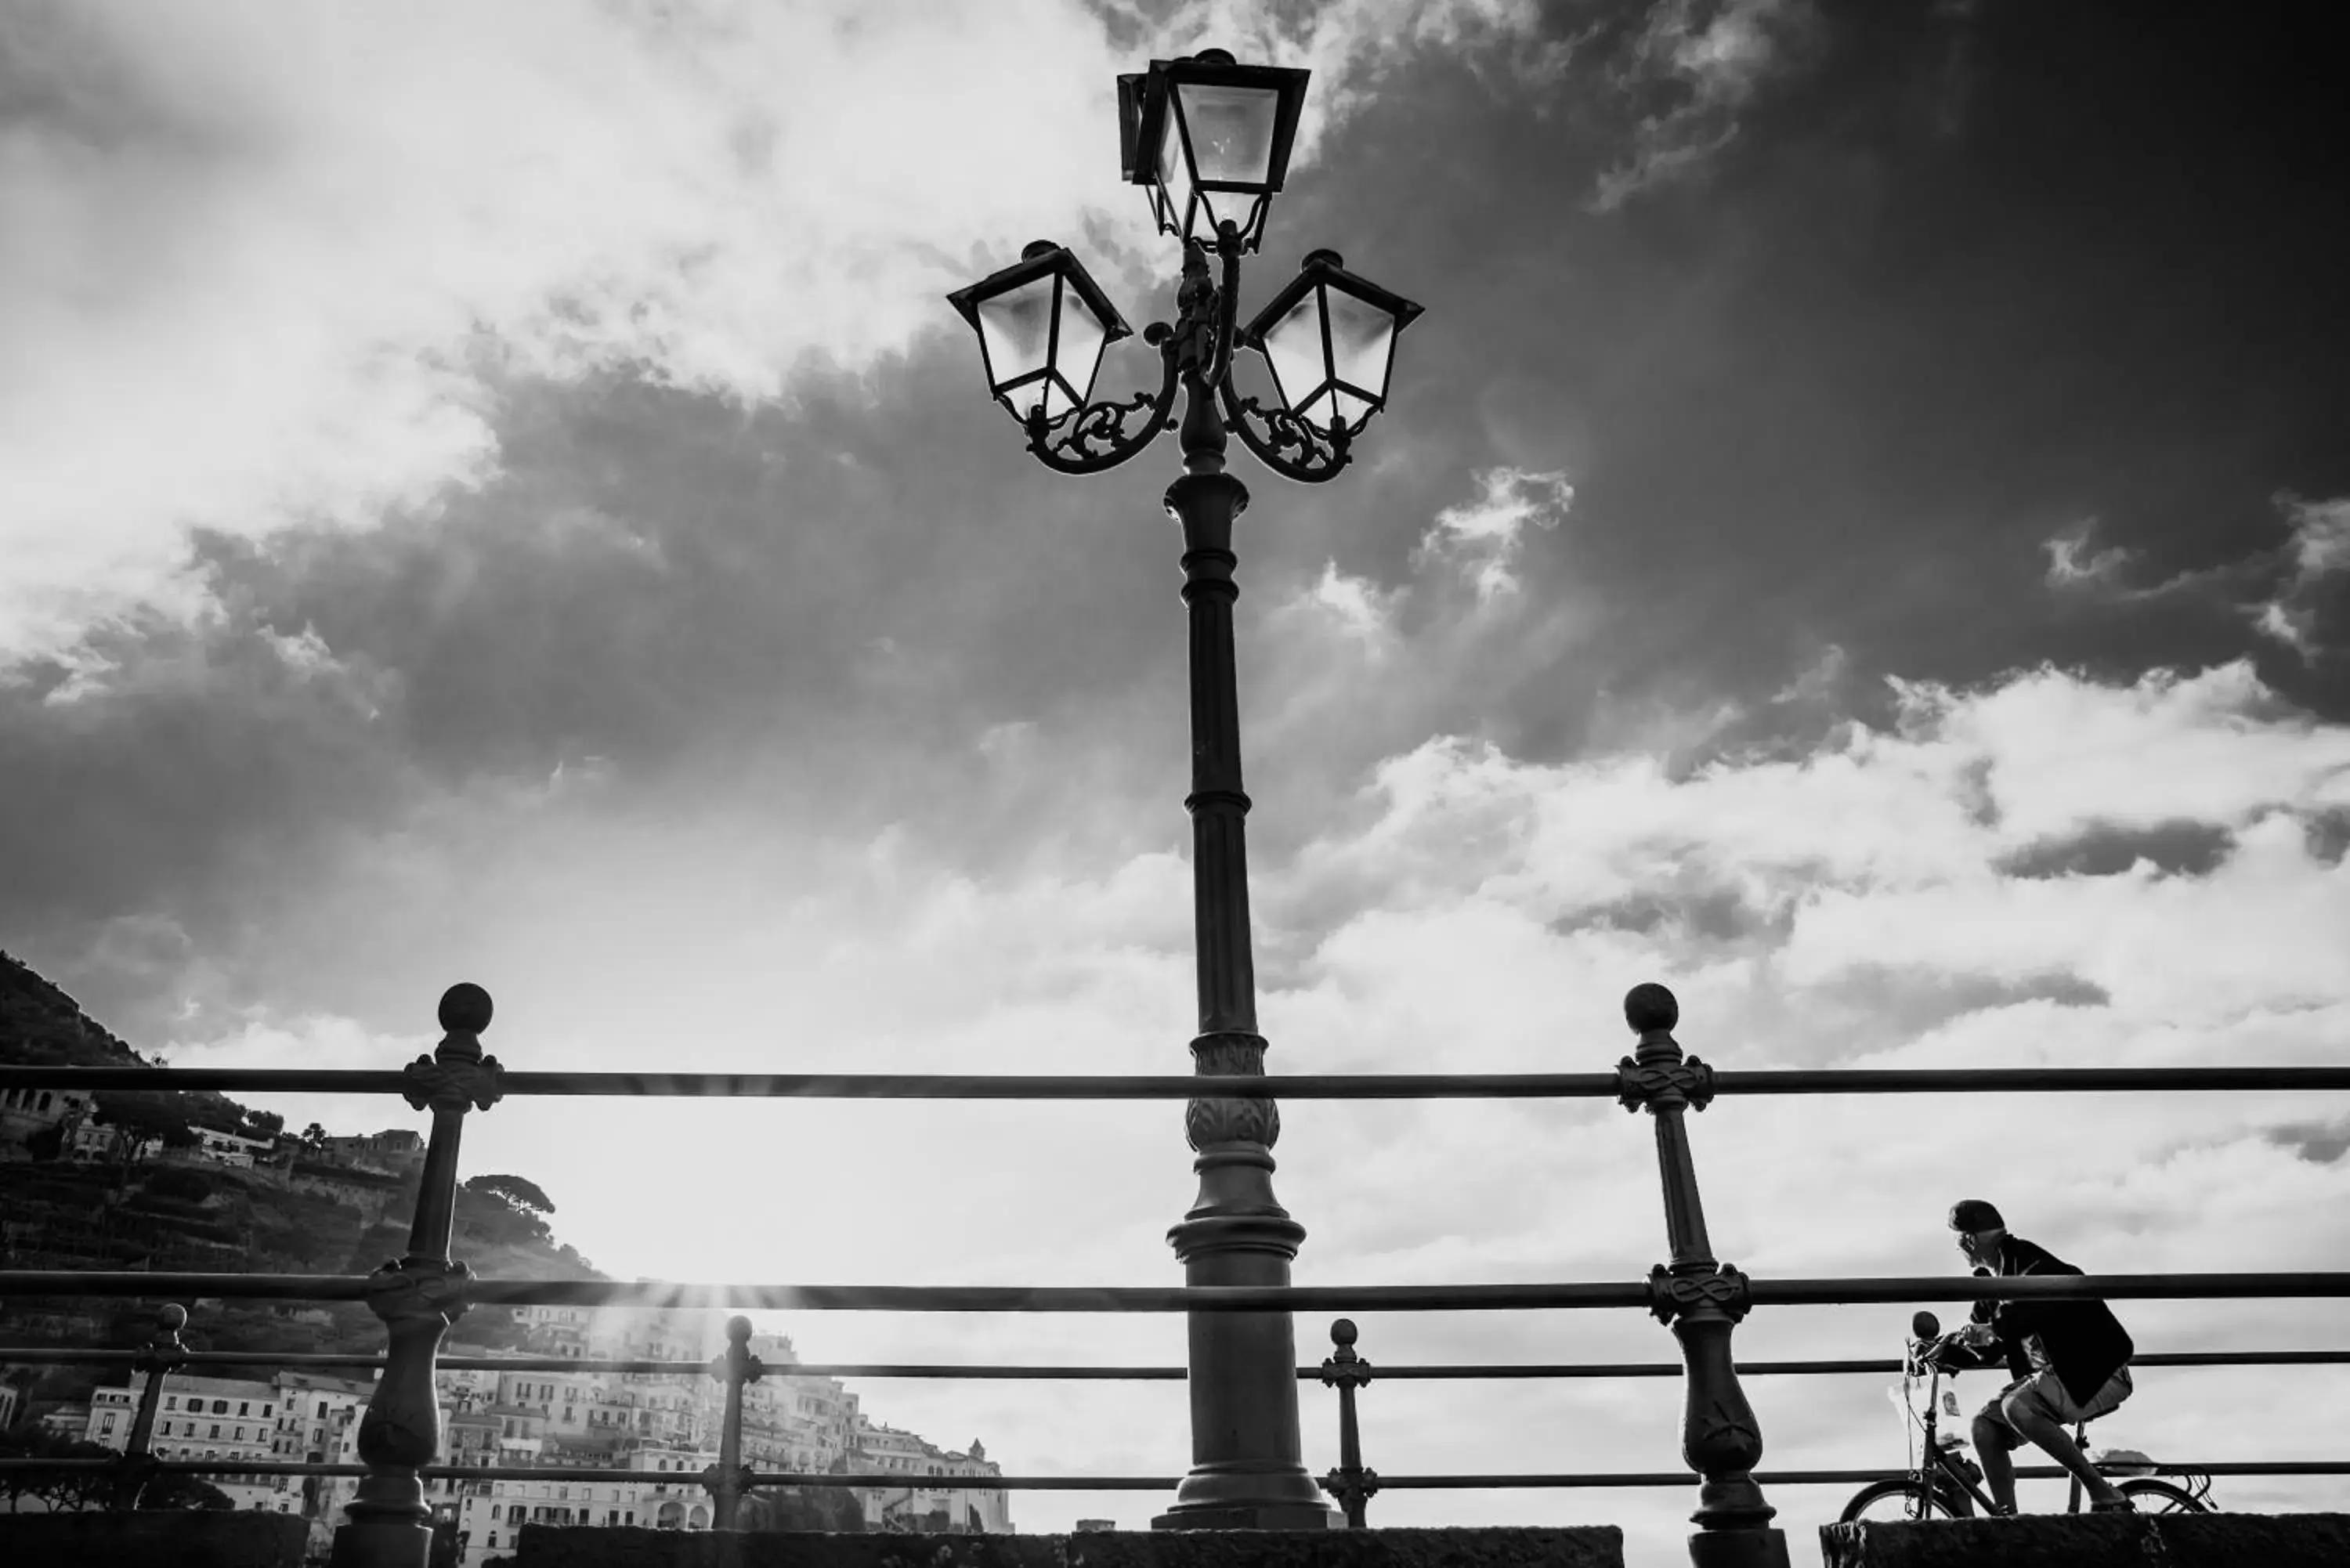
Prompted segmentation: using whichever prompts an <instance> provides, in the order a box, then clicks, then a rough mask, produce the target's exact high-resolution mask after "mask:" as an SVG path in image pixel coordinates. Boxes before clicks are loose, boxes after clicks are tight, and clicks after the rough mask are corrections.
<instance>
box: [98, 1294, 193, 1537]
mask: <svg viewBox="0 0 2350 1568" xmlns="http://www.w3.org/2000/svg"><path fill="white" fill-rule="evenodd" d="M187 1326H188V1309H187V1308H185V1307H183V1306H182V1305H180V1303H177V1302H167V1303H164V1304H163V1306H162V1308H161V1310H160V1311H158V1312H157V1313H156V1314H155V1332H154V1333H153V1334H150V1335H149V1336H148V1338H147V1343H146V1344H144V1345H140V1347H139V1353H138V1354H137V1355H133V1356H132V1357H131V1358H130V1369H131V1370H132V1371H134V1372H144V1373H145V1374H146V1375H147V1383H146V1386H144V1387H142V1388H140V1391H139V1413H138V1414H137V1415H135V1416H133V1417H131V1418H130V1438H129V1440H128V1441H126V1442H125V1443H124V1444H123V1448H122V1458H121V1459H120V1461H119V1470H118V1473H117V1475H116V1478H115V1483H114V1506H115V1507H117V1508H124V1509H129V1508H137V1507H138V1506H139V1494H140V1492H142V1491H144V1490H146V1489H147V1482H148V1481H149V1480H151V1479H152V1478H153V1476H154V1474H155V1459H154V1456H153V1455H152V1454H151V1452H150V1451H149V1448H150V1445H151V1443H152V1441H153V1439H154V1436H155V1411H156V1407H158V1406H160V1405H161V1404H162V1402H163V1379H164V1378H165V1377H167V1376H170V1375H171V1373H172V1368H174V1367H177V1366H183V1365H185V1364H186V1362H187V1359H188V1347H187V1346H186V1345H182V1344H181V1343H180V1331H181V1330H182V1329H183V1328H185V1327H187Z"/></svg>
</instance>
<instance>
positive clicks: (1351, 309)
mask: <svg viewBox="0 0 2350 1568" xmlns="http://www.w3.org/2000/svg"><path fill="white" fill-rule="evenodd" d="M1419 314H1420V307H1419V306H1417V305H1414V304H1413V303H1412V302H1411V301H1409V300H1408V299H1406V298H1404V297H1403V296H1400V295H1396V294H1390V293H1388V291H1387V290H1386V289H1384V288H1381V287H1380V286H1378V285H1377V284H1375V283H1371V282H1369V281H1367V280H1366V279H1364V278H1359V277H1357V276H1356V275H1354V274H1353V273H1350V272H1348V271H1347V270H1346V268H1345V266H1344V265H1341V262H1340V258H1339V255H1338V253H1337V252H1336V251H1315V252H1313V253H1312V254H1309V255H1307V256H1306V258H1305V265H1302V266H1300V267H1299V268H1298V270H1297V275H1296V276H1295V277H1294V278H1292V279H1290V280H1289V283H1288V285H1287V286H1285V287H1284V288H1283V289H1282V291H1281V292H1280V293H1279V294H1276V295H1274V296H1273V298H1272V299H1271V300H1270V301H1269V302H1268V303H1267V304H1266V305H1265V307H1264V308H1263V310H1262V311H1260V312H1258V313H1257V317H1256V319H1255V320H1253V321H1252V322H1250V323H1249V324H1248V326H1246V327H1243V328H1242V329H1241V334H1240V341H1241V342H1243V343H1244V344H1246V345H1248V346H1249V347H1250V348H1254V349H1256V350H1257V352H1259V353H1261V354H1263V356H1264V358H1265V364H1266V365H1267V366H1268V367H1269V368H1270V369H1272V371H1273V379H1274V385H1275V386H1276V387H1277V388H1279V389H1280V391H1281V400H1282V401H1283V402H1284V403H1285V404H1287V405H1288V408H1289V411H1290V412H1292V413H1294V414H1295V415H1296V416H1297V417H1298V418H1299V419H1301V420H1303V421H1305V422H1306V423H1307V424H1309V425H1312V426H1313V427H1314V428H1315V430H1318V431H1322V432H1323V433H1324V434H1326V435H1338V434H1345V435H1349V436H1351V435H1353V434H1355V433H1356V432H1357V431H1360V430H1361V429H1362V428H1363V427H1364V426H1365V425H1367V424H1368V423H1369V422H1370V420H1371V416H1372V415H1373V414H1376V413H1378V411H1379V410H1381V409H1382V408H1385V407H1386V406H1387V400H1388V371H1389V370H1390V369H1392V368H1393V364H1394V360H1395V340H1396V335H1397V334H1398V333H1399V332H1401V331H1402V330H1403V329H1404V328H1405V327H1409V326H1410V325H1411V324H1412V322H1413V320H1415V319H1416V318H1417V317H1419Z"/></svg>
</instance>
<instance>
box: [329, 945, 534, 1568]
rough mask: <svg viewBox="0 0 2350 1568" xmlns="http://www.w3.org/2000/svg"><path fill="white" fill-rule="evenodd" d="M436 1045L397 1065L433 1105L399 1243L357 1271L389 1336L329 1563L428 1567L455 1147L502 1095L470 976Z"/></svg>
mask: <svg viewBox="0 0 2350 1568" xmlns="http://www.w3.org/2000/svg"><path fill="white" fill-rule="evenodd" d="M440 1018H441V1027H442V1030H443V1031H444V1032H445V1033H444V1034H443V1035H442V1041H441V1044H440V1048H439V1049H437V1050H436V1051H434V1052H433V1054H432V1055H430V1056H419V1057H418V1058H417V1059H416V1060H415V1061H413V1062H411V1063H410V1064H408V1066H407V1067H406V1068H405V1069H404V1070H403V1072H402V1074H401V1076H402V1077H404V1078H405V1079H406V1080H407V1086H406V1087H405V1088H403V1089H402V1090H401V1091H400V1094H401V1096H402V1097H403V1098H405V1099H406V1100H407V1101H408V1103H409V1105H410V1106H411V1107H412V1108H414V1109H416V1110H420V1111H421V1110H425V1109H427V1108H429V1109H430V1110H431V1111H432V1138H431V1141H430V1142H428V1143H427V1144H426V1145H425V1149H424V1171H423V1174H422V1176H421V1178H419V1179H418V1183H417V1191H416V1218H415V1220H414V1222H413V1223H412V1224H411V1225H410V1227H409V1231H408V1251H407V1254H406V1255H405V1256H404V1257H401V1258H400V1259H398V1260H396V1261H394V1262H389V1263H386V1264H384V1265H383V1266H382V1267H381V1268H380V1269H378V1270H376V1271H375V1272H374V1273H372V1274H370V1275H369V1276H368V1293H367V1304H368V1310H369V1311H370V1312H372V1313H374V1314H375V1315H376V1316H377V1317H379V1318H380V1319H382V1320H383V1324H384V1327H385V1330H386V1331H387V1333H388V1334H389V1335H390V1345H388V1346H387V1347H386V1349H385V1352H384V1360H383V1376H381V1378H380V1379H379V1380H378V1382H377V1383H376V1386H375V1394H374V1397H371V1398H370V1399H369V1401H368V1407H367V1414H366V1415H364V1416H362V1417H359V1458H360V1459H361V1460H363V1461H364V1462H365V1463H366V1465H367V1467H368V1473H367V1475H366V1476H365V1477H364V1478H363V1479H362V1480H360V1481H359V1490H358V1494H357V1495H356V1496H355V1497H353V1498H352V1499H351V1501H350V1502H349V1503H348V1504H347V1505H346V1506H345V1507H344V1509H343V1516H344V1518H345V1519H346V1520H347V1521H348V1522H347V1523H345V1524H344V1525H342V1526H341V1527H340V1528H339V1529H338V1530H337V1531H336V1532H335V1547H334V1554H333V1556H332V1557H331V1558H329V1559H328V1561H329V1563H330V1564H331V1568H429V1564H430V1563H431V1562H432V1509H431V1508H430V1507H429V1506H427V1505H426V1503H425V1501H424V1483H423V1481H422V1480H421V1478H420V1477H419V1476H418V1475H417V1473H416V1472H417V1471H418V1469H421V1467H423V1466H425V1465H429V1464H431V1463H432V1460H433V1459H434V1457H435V1456H436V1455H438V1454H439V1452H440V1451H441V1407H440V1404H439V1401H438V1398H437V1397H436V1395H435V1392H434V1389H433V1365H434V1362H435V1361H436V1360H437V1359H438V1357H439V1355H440V1352H441V1336H442V1334H446V1333H448V1332H449V1325H450V1324H452V1323H454V1322H455V1321H456V1320H457V1317H458V1314H461V1313H463V1311H464V1310H465V1287H466V1285H467V1284H468V1283H469V1282H470V1280H471V1275H470V1273H469V1272H468V1271H467V1270H466V1268H465V1265H464V1264H463V1263H461V1262H457V1261H455V1260H454V1259H452V1258H451V1257H450V1256H449V1236H450V1231H451V1228H452V1224H453V1223H454V1220H455V1216H456V1210H457V1147H458V1144H459V1142H460V1140H461V1139H462V1138H463V1134H464V1127H465V1113H466V1111H467V1110H469V1109H473V1108H476V1107H478V1108H479V1109H482V1110H485V1111H486V1110H488V1109H489V1108H490V1107H491V1106H494V1105H496V1104H497V1103H498V1101H499V1100H500V1099H501V1098H502V1097H504V1093H505V1091H504V1085H503V1084H502V1081H501V1080H502V1078H503V1075H504V1069H503V1068H501V1067H500V1066H499V1065H498V1059H497V1058H496V1057H494V1056H484V1054H482V1041H481V1034H482V1031H483V1030H484V1029H487V1028H488V1027H489V1026H490V993H489V992H486V991H484V990H483V989H482V988H481V987H480V986H478V985H472V984H461V985H452V986H451V987H450V988H449V989H448V991H447V992H444V993H443V994H442V998H441V1009H440Z"/></svg>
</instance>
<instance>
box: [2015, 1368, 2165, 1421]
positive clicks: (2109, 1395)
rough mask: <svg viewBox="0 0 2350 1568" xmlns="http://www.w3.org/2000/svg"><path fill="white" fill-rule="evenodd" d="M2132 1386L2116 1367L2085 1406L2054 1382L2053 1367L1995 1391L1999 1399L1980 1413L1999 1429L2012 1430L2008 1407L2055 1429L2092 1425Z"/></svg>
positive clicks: (2127, 1394)
mask: <svg viewBox="0 0 2350 1568" xmlns="http://www.w3.org/2000/svg"><path fill="white" fill-rule="evenodd" d="M2131 1388H2132V1385H2131V1383H2130V1371H2129V1368H2128V1367H2126V1366H2122V1367H2117V1368H2116V1369H2115V1372H2114V1375H2113V1376H2111V1377H2108V1378H2106V1386H2104V1387H2102V1388H2100V1389H2098V1390H2097V1391H2096V1393H2095V1395H2094V1396H2092V1397H2090V1398H2089V1400H2088V1401H2087V1402H2086V1403H2085V1404H2083V1403H2078V1402H2076V1401H2075V1400H2074V1397H2073V1396H2072V1395H2070V1394H2068V1393H2066V1392H2065V1390H2064V1384H2063V1383H2062V1382H2060V1381H2058V1380H2057V1376H2056V1373H2055V1370H2054V1368H2053V1367H2043V1368H2042V1369H2041V1370H2040V1371H2038V1372H2035V1373H2033V1375H2032V1376H2029V1377H2023V1378H2019V1379H2017V1380H2016V1381H2015V1382H2013V1383H2011V1384H2009V1385H2008V1386H2006V1387H2004V1388H2002V1389H2001V1390H2000V1391H1999V1397H1998V1398H1996V1399H1993V1400H1992V1401H1991V1403H1990V1404H1988V1405H1986V1406H1984V1407H1983V1410H1982V1413H1983V1414H1984V1415H1986V1416H1989V1417H1991V1418H1992V1419H1993V1420H1995V1421H1997V1422H1999V1423H2000V1425H2002V1426H2003V1427H2009V1428H2012V1427H2013V1426H2014V1422H2012V1421H2011V1420H2010V1419H2009V1418H2008V1413H2007V1412H2008V1407H2009V1406H2011V1405H2015V1404H2022V1405H2023V1406H2025V1407H2028V1408H2036V1409H2038V1410H2039V1411H2040V1413H2041V1414H2043V1415H2044V1416H2046V1417H2048V1418H2049V1419H2050V1420H2052V1421H2054V1422H2055V1423H2056V1424H2057V1425H2059V1426H2071V1425H2072V1424H2073V1423H2074V1422H2075V1421H2094V1420H2095V1419H2096V1418H2097V1417H2100V1416H2102V1415H2104V1414H2106V1412H2107V1411H2108V1410H2111V1409H2113V1408H2114V1407H2116V1405H2119V1404H2120V1403H2121V1402H2122V1401H2123V1400H2125V1399H2126V1398H2128V1397H2130V1392H2131Z"/></svg>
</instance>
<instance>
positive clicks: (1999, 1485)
mask: <svg viewBox="0 0 2350 1568" xmlns="http://www.w3.org/2000/svg"><path fill="white" fill-rule="evenodd" d="M2022 1386H2023V1385H2022V1382H2020V1381H2019V1382H2015V1383H2011V1384H2009V1385H2008V1386H2006V1387H2005V1388H2002V1389H2001V1390H2000V1391H1999V1395H1998V1397H1995V1398H1993V1399H1992V1400H1991V1403H1990V1404H1988V1405H1985V1406H1984V1407H1982V1408H1981V1409H1980V1410H1978V1411H1976V1412H1975V1422H1974V1430H1973V1437H1974V1440H1975V1461H1976V1462H1977V1463H1978V1464H1980V1465H1981V1466H1982V1473H1983V1488H1984V1490H1987V1491H1989V1492H1990V1493H1991V1501H1993V1502H1995V1503H1997V1504H1998V1505H1999V1508H2000V1511H2001V1512H2002V1513H2013V1512H2014V1511H2015V1461H2014V1460H2013V1459H2010V1458H2009V1457H2008V1456H2009V1454H2010V1453H2011V1452H2012V1451H2013V1449H2014V1448H2015V1446H2016V1444H2017V1443H2018V1442H2019V1441H2021V1439H2020V1438H2018V1437H2017V1436H2016V1432H2015V1428H2013V1427H2011V1426H2010V1425H2008V1420H2007V1411H2006V1409H2005V1408H2004V1405H2005V1401H2006V1398H2007V1397H2008V1395H2010V1394H2012V1393H2013V1392H2014V1391H2015V1390H2016V1389H2018V1388H2021V1387H2022Z"/></svg>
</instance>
